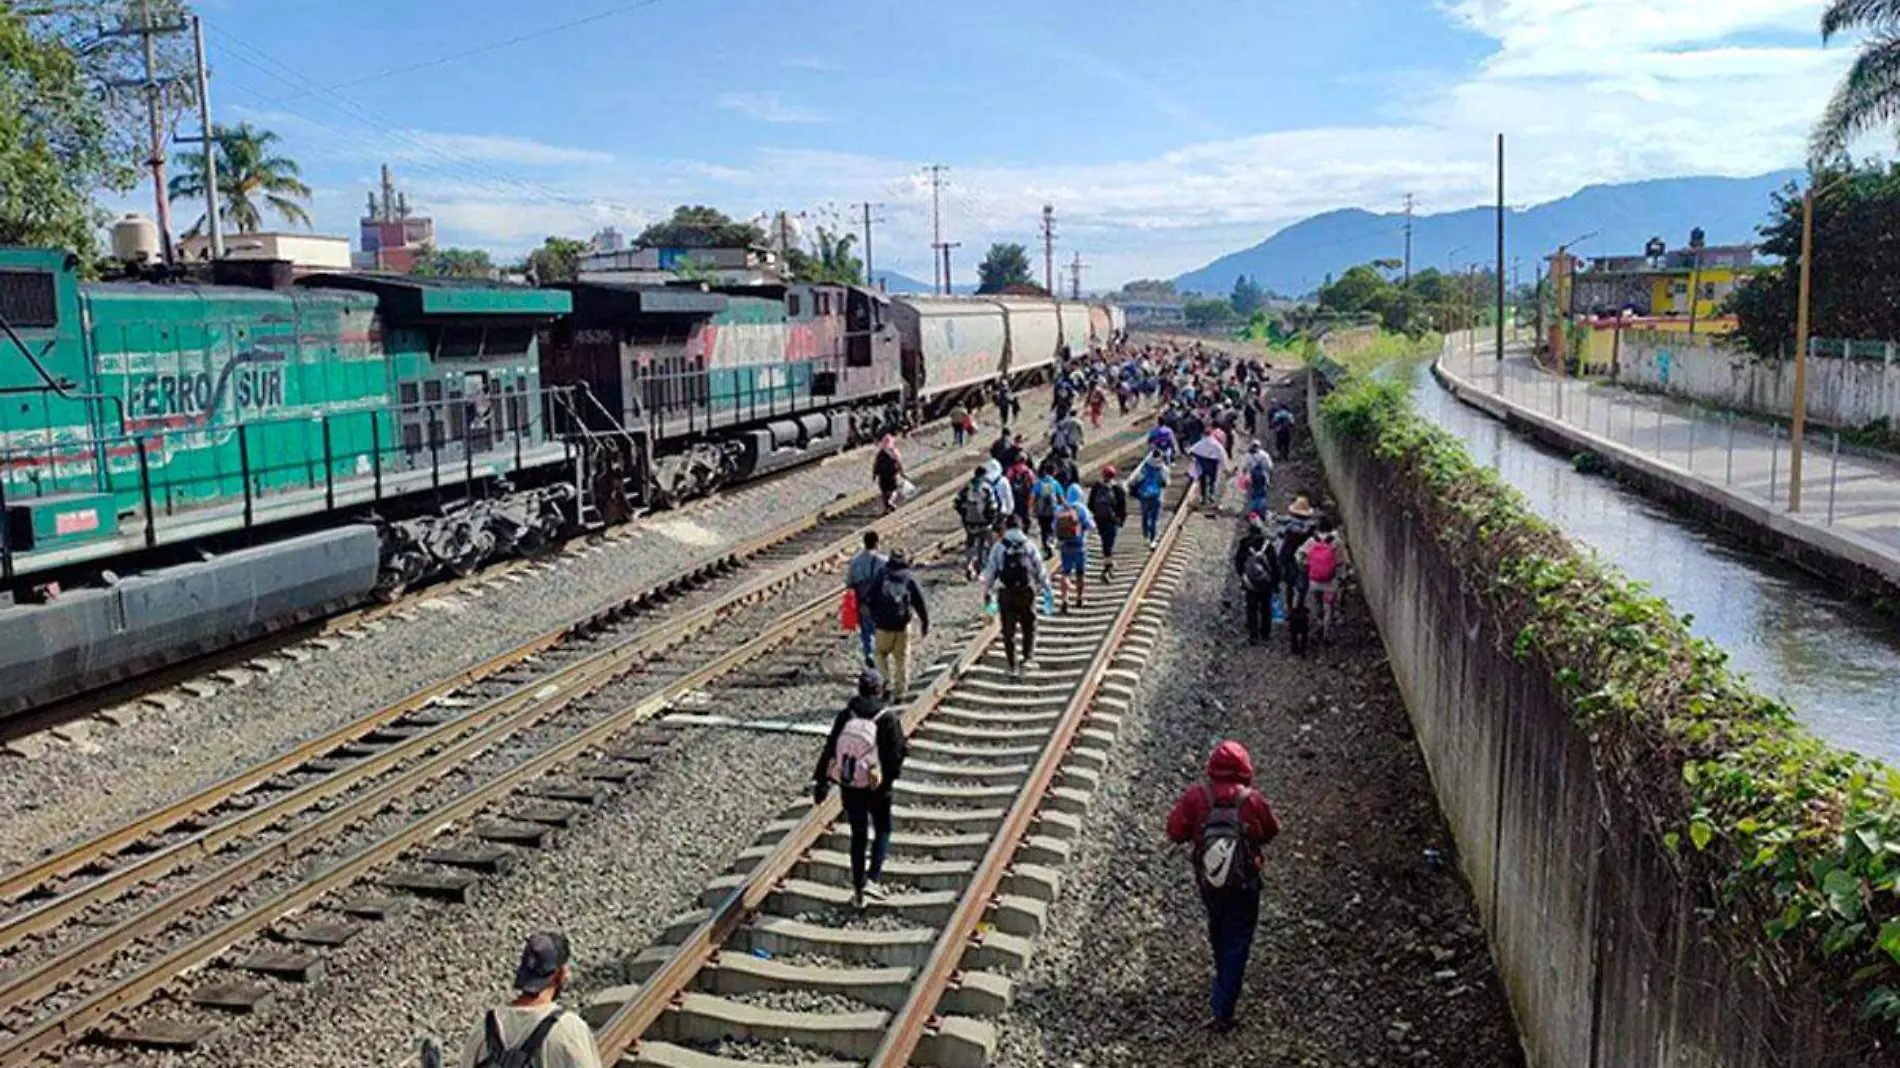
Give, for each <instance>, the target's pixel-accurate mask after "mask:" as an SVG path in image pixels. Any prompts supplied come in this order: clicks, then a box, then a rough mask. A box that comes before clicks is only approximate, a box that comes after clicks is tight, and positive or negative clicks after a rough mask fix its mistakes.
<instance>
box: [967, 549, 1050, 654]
mask: <svg viewBox="0 0 1900 1068" xmlns="http://www.w3.org/2000/svg"><path fill="white" fill-rule="evenodd" d="M1048 593H1049V569H1048V567H1047V566H1045V565H1044V564H1043V562H1042V556H1041V554H1039V553H1037V552H1036V547H1035V546H1034V545H1031V544H1030V543H1029V536H1028V535H1027V534H1024V533H1023V525H1022V522H1021V520H1019V519H1017V518H1016V517H1015V516H1013V515H1012V516H1010V517H1009V518H1007V519H1005V520H1003V540H1002V541H999V542H997V543H996V545H995V546H994V547H993V548H991V549H990V558H989V560H988V561H987V562H986V563H985V564H984V567H983V596H984V597H985V598H986V599H988V598H992V597H993V598H995V603H996V614H997V616H998V618H999V619H1000V621H1001V622H1002V624H1003V662H1004V663H1005V664H1006V665H1007V666H1008V671H1009V675H1010V677H1011V678H1021V677H1022V669H1024V668H1031V667H1034V666H1035V664H1034V662H1033V660H1032V658H1033V657H1034V656H1035V655H1036V599H1037V597H1038V596H1041V595H1047V594H1048ZM1018 634H1021V635H1022V639H1023V640H1022V656H1021V657H1020V658H1019V657H1018V656H1017V655H1016V636H1017V635H1018Z"/></svg>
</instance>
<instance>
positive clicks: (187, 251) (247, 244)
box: [178, 231, 350, 271]
mask: <svg viewBox="0 0 1900 1068" xmlns="http://www.w3.org/2000/svg"><path fill="white" fill-rule="evenodd" d="M178 258H179V259H180V260H181V261H183V262H186V263H191V262H194V261H203V260H209V259H210V258H211V238H210V237H208V236H206V235H204V234H199V235H196V236H194V237H187V238H185V239H184V240H182V241H180V242H178ZM224 258H225V259H228V260H288V261H290V265H291V266H292V267H294V268H295V269H297V270H299V271H347V270H349V269H350V239H349V238H347V237H329V236H327V235H324V234H296V233H279V232H275V231H263V232H260V233H254V234H226V235H224Z"/></svg>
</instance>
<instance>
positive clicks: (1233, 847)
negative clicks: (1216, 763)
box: [1194, 786, 1254, 896]
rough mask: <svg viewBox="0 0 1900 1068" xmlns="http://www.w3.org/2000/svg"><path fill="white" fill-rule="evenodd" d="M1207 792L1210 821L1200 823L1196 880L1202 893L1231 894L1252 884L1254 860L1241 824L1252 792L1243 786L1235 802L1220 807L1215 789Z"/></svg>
mask: <svg viewBox="0 0 1900 1068" xmlns="http://www.w3.org/2000/svg"><path fill="white" fill-rule="evenodd" d="M1206 790H1207V818H1206V819H1204V820H1202V821H1201V836H1200V840H1199V841H1198V842H1197V843H1196V844H1195V850H1194V879H1195V881H1196V882H1198V883H1200V884H1201V893H1203V894H1207V895H1210V896H1213V895H1222V894H1231V893H1234V892H1236V891H1240V890H1245V889H1247V888H1248V887H1250V886H1252V885H1253V882H1254V871H1253V857H1252V855H1251V851H1250V849H1249V848H1248V845H1247V832H1246V830H1245V829H1244V828H1242V827H1241V825H1240V806H1241V804H1242V803H1243V802H1245V801H1246V800H1247V795H1248V794H1251V793H1253V790H1252V789H1251V788H1249V787H1245V786H1243V787H1241V788H1240V792H1239V793H1237V794H1235V795H1234V799H1233V800H1232V801H1229V802H1227V803H1226V804H1221V803H1220V801H1219V800H1218V799H1217V798H1216V796H1215V794H1214V788H1213V787H1212V786H1208V787H1206Z"/></svg>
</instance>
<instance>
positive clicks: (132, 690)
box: [0, 420, 944, 744]
mask: <svg viewBox="0 0 1900 1068" xmlns="http://www.w3.org/2000/svg"><path fill="white" fill-rule="evenodd" d="M943 425H944V421H943V420H936V421H933V422H930V423H926V424H924V425H923V426H921V427H918V428H916V431H913V433H915V432H918V431H925V432H927V431H932V430H936V429H941V428H942V426H943ZM872 448H874V446H870V445H859V446H854V447H852V448H848V449H845V450H843V451H840V452H836V453H832V454H830V455H828V456H824V457H820V458H818V459H816V460H814V461H811V462H809V463H804V464H799V465H797V466H794V467H788V468H783V469H781V470H778V471H774V472H771V473H770V474H767V475H765V476H763V477H760V478H757V479H753V480H750V481H747V482H744V483H740V484H738V485H736V486H732V487H730V488H728V489H726V490H723V491H720V492H717V493H713V494H710V495H707V496H703V497H696V498H693V499H692V500H689V501H687V502H685V503H684V504H681V505H679V506H676V507H673V508H668V509H666V510H665V511H662V512H648V513H642V514H641V515H638V516H636V517H634V518H633V519H631V520H628V521H627V522H625V523H622V524H620V525H618V526H615V527H610V528H608V529H607V530H605V531H590V532H587V533H585V534H578V535H575V536H572V537H568V538H563V539H561V540H559V541H555V542H552V543H550V544H548V545H547V546H545V547H543V548H542V549H540V550H538V551H536V552H534V553H532V554H528V555H525V556H519V557H511V558H506V559H501V560H496V561H494V562H492V563H489V564H487V565H484V566H483V567H481V568H479V569H478V570H476V571H475V572H474V573H472V574H469V575H464V576H452V577H448V578H442V579H438V580H435V581H431V582H425V583H423V584H420V585H416V586H412V587H409V588H407V589H405V590H403V591H402V592H401V594H400V595H399V596H397V597H395V598H394V599H392V600H389V601H385V602H375V603H370V604H364V605H359V606H357V607H354V608H347V609H344V610H342V611H340V612H336V613H332V614H330V615H327V616H322V617H319V618H315V619H309V620H304V621H300V622H294V623H289V624H286V625H284V626H281V627H278V628H276V629H273V630H272V631H270V632H269V633H266V634H262V635H259V636H257V637H255V638H251V639H248V640H246V641H243V642H239V643H237V644H235V645H232V646H230V647H228V648H225V649H219V650H216V651H213V652H208V653H205V654H203V655H201V656H194V657H190V658H187V659H185V660H181V661H179V662H177V663H174V664H168V665H166V666H163V667H159V668H155V669H153V670H151V671H148V672H142V673H140V674H138V675H136V676H133V677H131V678H127V679H124V680H121V681H118V682H113V683H108V684H106V685H104V686H100V687H97V688H95V689H92V690H88V691H86V692H84V693H79V694H75V695H73V696H71V697H67V698H63V699H61V700H58V701H54V702H52V703H50V704H47V705H44V706H41V707H38V708H34V709H30V710H27V711H23V712H19V713H16V714H14V715H10V716H5V717H0V744H5V743H7V742H11V741H14V740H16V739H20V738H24V737H27V736H30V735H34V734H38V733H40V732H43V731H48V730H52V729H55V728H58V727H61V726H64V725H66V724H70V723H74V722H77V721H81V720H86V719H91V718H94V717H99V716H102V715H107V714H109V713H111V710H113V709H117V708H121V707H125V706H131V705H136V704H137V703H139V702H141V701H145V700H148V699H154V698H156V699H157V707H158V708H159V710H160V711H166V710H167V705H168V702H166V701H165V699H164V698H162V697H159V695H161V694H165V693H168V692H169V693H170V694H171V695H172V696H173V699H174V700H178V701H182V700H184V699H187V698H196V699H204V698H209V697H214V696H216V694H217V693H220V692H223V691H225V690H228V689H231V688H233V687H236V686H240V685H243V684H244V683H246V682H248V681H250V679H251V678H253V677H256V676H260V675H265V674H268V673H271V672H272V671H274V670H276V669H279V668H281V667H282V666H283V663H282V661H283V660H284V659H289V658H294V657H295V656H296V652H295V651H296V650H298V649H299V648H300V647H301V648H303V649H307V648H308V647H309V643H311V642H312V641H321V640H323V639H326V638H329V637H331V636H334V635H339V634H346V633H351V632H355V631H359V630H361V629H362V628H365V627H368V628H370V629H375V628H376V627H377V626H379V625H383V624H386V623H387V622H388V621H390V620H391V619H397V620H402V619H408V618H413V616H412V615H410V614H409V613H410V612H411V611H412V609H413V605H414V602H415V601H416V600H417V599H420V598H443V597H452V596H455V595H456V594H459V593H462V592H466V591H469V590H474V589H478V588H480V587H484V586H488V585H491V584H493V583H495V582H497V581H501V580H505V579H506V578H507V577H508V576H511V575H513V576H518V577H523V578H525V577H527V576H530V575H533V574H535V573H536V572H537V571H539V570H543V569H545V568H546V567H549V566H553V565H554V564H555V563H558V561H559V560H560V559H561V558H562V557H563V556H564V555H567V554H569V553H571V552H573V551H575V550H576V549H578V548H580V547H583V546H586V545H590V544H593V543H595V542H597V541H600V540H601V539H603V538H604V539H606V540H609V541H613V540H620V539H623V538H625V537H627V536H628V535H630V534H631V533H632V532H633V531H634V530H636V529H637V528H638V526H639V525H640V524H641V523H642V522H643V521H646V520H648V519H652V518H657V519H662V520H677V519H690V518H692V517H693V516H695V515H698V514H699V513H701V512H705V511H711V510H717V509H721V508H725V507H727V506H730V505H732V504H734V502H735V498H737V499H739V500H745V499H757V498H763V497H765V496H766V495H768V494H769V492H770V488H771V487H772V485H773V484H774V483H776V482H778V481H780V480H781V479H784V478H787V477H790V476H791V475H793V474H796V473H799V472H802V471H805V470H807V469H809V468H811V467H824V466H827V465H830V464H834V463H839V462H843V461H847V460H862V459H863V458H864V457H866V456H867V455H868V454H869V452H870V450H871V449H872ZM273 660H275V661H276V662H275V663H273V662H272V661H273Z"/></svg>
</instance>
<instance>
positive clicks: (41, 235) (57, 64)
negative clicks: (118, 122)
mask: <svg viewBox="0 0 1900 1068" xmlns="http://www.w3.org/2000/svg"><path fill="white" fill-rule="evenodd" d="M132 176H133V175H132V172H131V170H130V168H129V167H127V166H125V165H124V164H122V163H121V162H119V161H117V160H115V159H114V156H113V153H112V145H111V124H110V121H109V118H108V116H107V114H106V111H105V109H104V108H103V106H102V105H101V104H100V103H99V100H98V98H97V97H96V96H95V95H94V94H93V93H91V92H90V91H89V89H88V86H87V84H86V78H85V72H84V69H83V67H82V66H81V63H80V61H79V58H78V57H77V56H75V55H74V53H73V52H72V51H71V49H69V48H67V47H66V46H64V45H63V44H61V43H60V42H59V41H58V40H57V39H51V38H48V37H46V36H44V35H43V31H42V32H36V30H35V28H34V27H32V26H30V25H29V24H28V22H27V20H26V18H25V17H24V16H23V15H21V14H17V13H14V12H12V11H11V10H6V9H0V244H8V245H51V246H55V247H59V248H66V249H71V250H73V251H74V252H76V253H78V254H79V255H80V259H81V260H82V261H86V262H89V261H90V260H91V258H92V253H93V251H94V245H95V241H96V239H95V237H94V236H93V230H94V228H95V226H96V225H97V224H98V223H99V222H102V221H103V220H102V219H101V218H100V217H99V214H100V213H99V212H98V210H97V209H96V208H95V207H94V205H93V203H92V193H93V190H95V189H98V188H101V187H105V188H112V189H123V188H125V187H126V186H127V184H128V183H129V182H130V180H131V178H132Z"/></svg>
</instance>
